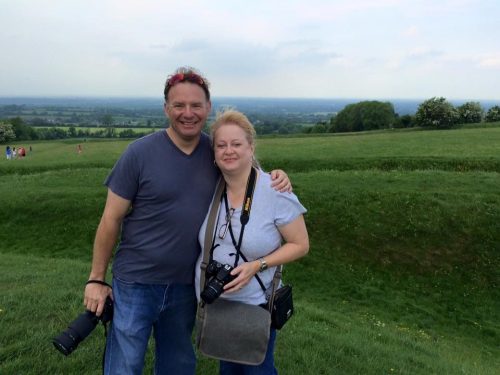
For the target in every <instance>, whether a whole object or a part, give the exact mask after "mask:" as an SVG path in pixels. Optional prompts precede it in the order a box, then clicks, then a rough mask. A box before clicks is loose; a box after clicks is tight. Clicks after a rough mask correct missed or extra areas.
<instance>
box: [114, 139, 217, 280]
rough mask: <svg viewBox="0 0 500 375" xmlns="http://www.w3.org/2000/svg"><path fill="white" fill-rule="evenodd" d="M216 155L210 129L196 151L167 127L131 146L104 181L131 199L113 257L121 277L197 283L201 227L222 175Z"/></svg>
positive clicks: (119, 193)
mask: <svg viewBox="0 0 500 375" xmlns="http://www.w3.org/2000/svg"><path fill="white" fill-rule="evenodd" d="M213 160H214V157H213V151H212V148H211V145H210V140H209V138H208V136H207V135H206V134H202V136H201V139H200V143H199V144H198V146H197V147H196V149H195V150H194V151H193V152H192V153H191V154H190V155H186V154H185V153H183V152H182V151H181V150H180V149H179V148H177V146H175V144H174V143H173V142H172V140H171V139H170V137H169V136H168V135H167V132H166V131H164V130H163V131H160V132H156V133H153V134H150V135H148V136H145V137H143V138H140V139H138V140H136V141H134V142H133V143H131V144H130V145H129V146H128V148H127V150H126V151H125V152H124V153H123V155H122V156H121V157H120V159H119V160H118V161H117V163H116V164H115V166H114V167H113V170H112V171H111V173H110V174H109V176H108V177H107V179H106V181H105V183H104V184H105V185H106V186H107V187H108V188H109V189H111V191H113V193H115V194H117V195H119V196H120V197H122V198H125V199H127V200H130V201H131V210H130V211H129V212H128V213H127V215H126V216H125V218H124V220H123V224H122V230H121V239H120V244H119V246H118V250H117V252H116V255H115V258H114V261H113V275H114V276H115V277H117V278H119V279H120V280H123V281H129V282H139V283H146V284H168V283H182V284H192V282H193V278H194V266H195V262H196V259H197V257H198V254H199V252H200V248H199V244H198V231H199V229H200V226H201V224H202V223H203V220H204V218H205V215H206V213H207V210H208V207H209V205H210V201H211V199H212V195H213V192H214V188H215V184H216V181H217V179H218V176H219V173H218V170H217V169H216V167H215V166H214V163H213Z"/></svg>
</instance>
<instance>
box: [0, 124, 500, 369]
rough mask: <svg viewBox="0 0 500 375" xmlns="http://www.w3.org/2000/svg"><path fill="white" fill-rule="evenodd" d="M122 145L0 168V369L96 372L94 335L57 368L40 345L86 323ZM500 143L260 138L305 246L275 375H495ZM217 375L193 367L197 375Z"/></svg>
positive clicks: (479, 135)
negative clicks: (292, 201)
mask: <svg viewBox="0 0 500 375" xmlns="http://www.w3.org/2000/svg"><path fill="white" fill-rule="evenodd" d="M128 143H130V141H107V140H99V141H93V140H92V141H90V140H89V141H87V142H81V144H82V146H83V153H82V154H77V153H76V145H77V142H75V141H59V142H33V143H31V145H32V147H33V153H32V154H31V155H29V156H28V157H26V158H25V159H23V160H15V161H10V162H8V161H7V160H4V158H2V159H0V199H1V202H2V205H1V207H2V215H0V257H1V259H2V261H1V262H0V331H1V332H2V334H1V335H0V373H1V374H4V373H5V374H40V373H47V374H80V373H81V374H83V373H84V374H99V373H100V354H101V352H100V351H101V348H102V345H103V337H102V329H101V327H98V328H97V329H96V330H95V332H94V333H93V334H92V335H91V336H90V337H89V338H87V339H86V340H85V341H84V342H83V343H82V344H81V345H80V347H79V348H78V349H77V350H76V351H75V353H73V354H72V355H71V356H69V357H66V358H65V357H63V356H62V355H61V354H60V353H58V352H56V351H55V349H54V348H52V345H51V343H50V340H51V338H52V337H53V336H54V335H55V334H57V333H59V331H61V330H62V329H64V328H65V327H66V325H67V324H68V323H69V322H70V321H71V320H72V319H74V318H75V317H76V316H77V315H78V314H79V313H80V312H82V309H83V307H82V292H83V284H84V282H85V280H86V278H87V276H88V271H89V268H90V259H91V248H92V242H93V236H94V233H95V229H96V227H97V224H98V222H99V218H100V214H101V212H102V208H103V205H104V199H105V195H106V189H105V187H104V186H103V185H102V182H103V180H104V178H105V176H106V175H107V173H108V172H109V170H110V168H111V167H112V165H113V164H114V162H115V161H116V159H117V158H118V157H119V155H120V154H121V153H122V152H123V150H124V149H125V147H126V146H127V144H128ZM18 145H21V144H20V143H19V144H18ZM23 145H24V146H25V147H29V145H30V144H28V143H24V144H23ZM499 145H500V128H484V129H460V130H450V131H404V132H380V133H371V134H368V133H365V134H361V135H352V134H351V135H341V136H325V137H321V136H318V137H297V138H293V137H287V138H278V137H276V138H265V139H260V140H259V141H258V145H257V153H258V156H259V159H260V160H261V162H262V164H263V166H264V167H265V168H266V169H270V168H276V167H279V168H283V169H285V170H286V171H287V172H288V173H289V174H290V176H291V178H292V181H293V184H294V191H295V192H296V193H297V194H298V196H299V198H300V199H301V202H302V203H303V204H304V205H305V206H306V207H307V209H308V213H307V215H306V222H307V226H308V230H309V234H310V237H311V251H310V254H309V255H308V256H307V257H305V258H304V259H302V260H300V261H299V262H296V263H293V264H291V265H289V266H288V267H287V268H286V270H285V278H286V280H287V281H288V282H291V283H292V284H293V285H294V288H295V291H296V292H294V293H295V294H294V298H295V302H296V307H297V314H296V316H295V317H294V318H293V319H292V320H291V321H290V324H289V325H287V326H286V327H285V328H284V329H283V330H282V331H281V332H280V334H279V338H278V341H277V349H276V360H277V366H278V369H279V370H280V373H282V374H311V375H316V374H325V375H326V374H328V375H329V374H363V375H364V374H368V375H371V374H373V375H378V374H407V375H414V374H422V375H427V374H464V375H465V374H467V375H469V374H479V375H483V374H484V375H489V374H491V375H493V374H497V373H498V368H500V359H499V358H500V348H499V346H498V342H499V341H500V325H499V323H498V322H499V321H500V289H499V283H500V274H499V272H498V270H499V269H500V254H499V253H500V245H499V244H500V225H499V223H500V189H499V186H500V153H499V147H500V146H499ZM215 368H216V364H215V362H214V361H211V360H207V359H205V358H200V361H199V366H198V370H197V373H198V374H200V375H201V374H203V375H205V374H215V373H216V370H215ZM151 371H152V355H151V351H150V352H149V353H148V356H147V369H146V373H151Z"/></svg>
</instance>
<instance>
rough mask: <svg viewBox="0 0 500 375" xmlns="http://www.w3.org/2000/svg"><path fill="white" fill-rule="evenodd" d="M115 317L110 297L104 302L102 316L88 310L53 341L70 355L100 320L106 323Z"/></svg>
mask: <svg viewBox="0 0 500 375" xmlns="http://www.w3.org/2000/svg"><path fill="white" fill-rule="evenodd" d="M112 319H113V300H112V299H111V298H110V297H108V298H107V299H106V303H105V304H104V310H103V312H102V314H101V316H96V314H95V313H93V312H91V311H89V310H86V311H85V312H83V313H82V314H80V315H79V316H78V317H77V318H76V319H75V320H73V321H72V322H71V323H70V325H69V326H68V329H66V330H65V331H64V332H62V333H61V334H60V335H59V336H57V337H55V338H54V339H53V340H52V343H53V344H54V346H55V347H56V349H57V350H59V351H60V352H61V353H62V354H64V355H69V354H71V353H72V352H73V350H75V349H76V347H77V346H78V344H80V342H82V341H83V340H84V339H85V338H86V337H87V336H88V335H89V334H90V333H91V332H92V331H93V330H94V328H95V327H96V326H97V324H98V323H99V322H103V323H104V324H105V323H107V322H110V321H111V320H112Z"/></svg>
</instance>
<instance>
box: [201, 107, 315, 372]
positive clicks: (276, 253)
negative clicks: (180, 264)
mask: <svg viewBox="0 0 500 375" xmlns="http://www.w3.org/2000/svg"><path fill="white" fill-rule="evenodd" d="M211 138H212V143H213V147H214V154H215V163H216V164H217V166H218V167H219V169H220V170H221V172H222V176H223V178H224V179H225V181H226V192H225V194H224V195H223V198H222V201H221V202H214V203H213V204H219V216H218V219H217V221H216V223H217V224H216V228H215V231H216V232H215V236H214V238H215V241H214V244H213V246H212V249H213V259H214V260H215V261H217V262H219V263H222V264H228V265H230V266H232V267H234V270H233V271H232V272H231V274H232V275H233V276H235V279H234V280H232V281H231V282H229V283H227V284H226V285H225V286H224V293H223V294H222V295H221V296H220V297H219V298H226V299H231V300H235V301H240V302H244V303H249V304H253V305H261V304H265V303H266V295H265V292H264V290H263V288H262V287H261V286H260V285H259V283H258V281H257V279H256V277H254V276H255V275H257V274H258V275H259V278H260V279H261V280H262V282H263V283H264V286H265V288H269V287H270V285H271V281H272V279H273V275H274V271H275V269H276V266H278V265H281V264H285V263H289V262H292V261H294V260H295V259H298V258H300V257H303V256H304V255H306V254H307V252H308V250H309V238H308V234H307V229H306V225H305V222H304V217H303V214H304V213H305V212H306V209H305V208H304V207H303V206H302V205H301V204H300V202H299V201H298V199H297V197H296V196H295V195H294V194H291V193H280V192H277V191H275V190H273V189H272V188H270V176H269V175H268V174H266V173H263V172H262V171H261V170H260V169H258V168H257V162H256V160H255V157H254V152H255V130H254V128H253V126H252V124H251V123H250V121H249V120H248V118H247V117H246V116H245V115H243V114H242V113H240V112H238V111H234V110H228V111H225V112H223V113H222V114H219V115H218V116H217V119H216V120H215V122H214V123H213V124H212V127H211ZM252 168H255V170H256V184H255V190H254V193H253V200H252V205H251V211H250V220H249V221H248V223H247V224H246V225H245V228H244V235H243V238H242V244H241V253H242V254H243V255H244V257H241V256H238V253H237V251H236V249H235V245H237V242H238V239H239V235H240V231H241V223H240V214H241V212H242V205H243V201H244V199H245V193H246V188H247V182H248V180H249V175H250V172H251V170H252ZM206 225H207V220H206V219H205V223H204V224H203V226H202V227H201V230H200V234H199V241H200V244H201V246H202V247H203V245H204V238H205V229H206ZM283 240H284V243H282V242H283ZM210 250H211V249H203V251H210ZM202 258H203V254H202V255H201V256H200V258H199V259H198V265H197V267H196V282H195V285H196V288H197V295H198V298H199V295H200V291H199V280H200V272H201V271H200V263H201V259H202ZM243 258H245V259H247V260H248V261H244V260H243ZM275 337H276V331H275V330H272V331H271V336H270V340H269V345H268V350H267V354H266V358H265V360H264V362H263V363H262V364H261V365H259V366H249V365H241V364H236V363H231V362H225V361H220V374H221V375H226V374H262V375H264V374H277V371H276V368H275V367H274V354H273V352H274V341H275Z"/></svg>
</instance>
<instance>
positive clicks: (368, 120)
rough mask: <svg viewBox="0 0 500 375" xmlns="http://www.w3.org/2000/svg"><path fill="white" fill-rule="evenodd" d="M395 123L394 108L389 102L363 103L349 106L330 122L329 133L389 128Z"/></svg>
mask: <svg viewBox="0 0 500 375" xmlns="http://www.w3.org/2000/svg"><path fill="white" fill-rule="evenodd" d="M395 123H396V114H395V113H394V106H393V105H392V103H389V102H379V101H363V102H359V103H356V104H349V105H347V106H345V107H344V109H343V110H342V111H340V112H339V113H338V114H337V115H336V116H335V117H332V118H331V120H330V124H331V125H330V131H333V132H356V131H363V130H376V129H385V128H391V127H393V126H394V124H395Z"/></svg>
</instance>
